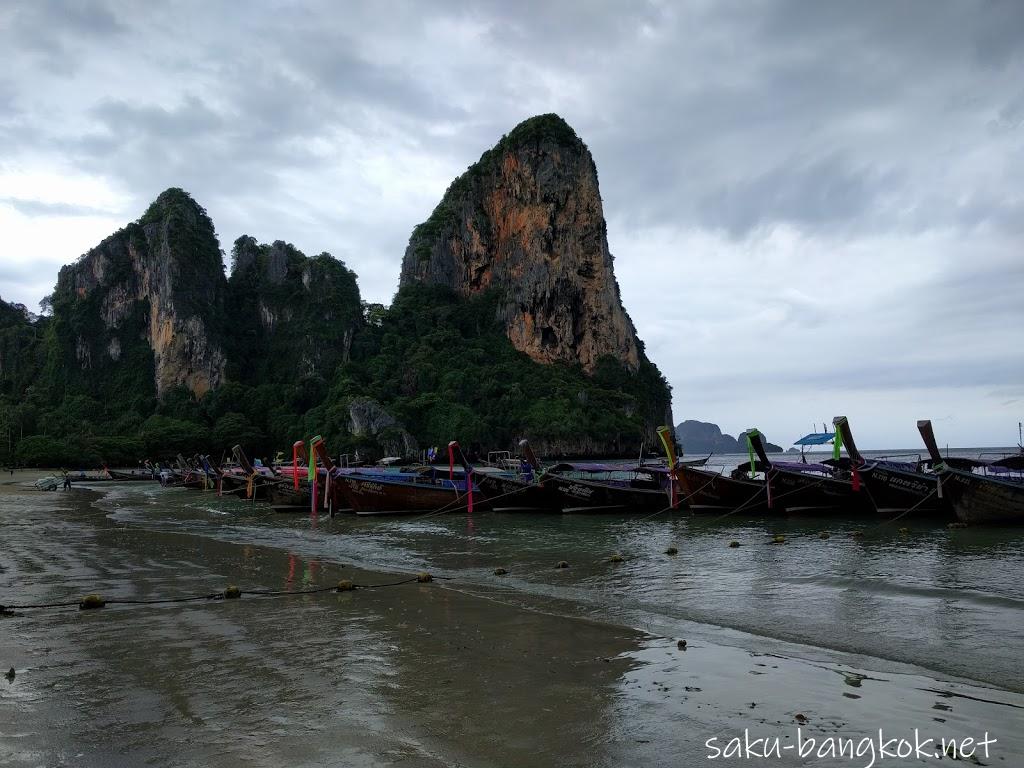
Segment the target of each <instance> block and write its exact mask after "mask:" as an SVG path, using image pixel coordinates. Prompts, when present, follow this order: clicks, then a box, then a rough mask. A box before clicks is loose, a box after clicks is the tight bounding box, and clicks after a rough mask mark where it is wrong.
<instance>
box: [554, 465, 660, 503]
mask: <svg viewBox="0 0 1024 768" xmlns="http://www.w3.org/2000/svg"><path fill="white" fill-rule="evenodd" d="M622 475H626V477H622ZM541 482H542V483H543V484H544V485H545V487H550V488H551V489H552V490H553V491H554V493H555V494H556V495H557V497H558V501H559V504H560V505H561V507H562V511H563V512H566V513H579V512H582V513H599V512H615V513H621V512H654V511H658V510H663V509H668V508H670V507H671V506H672V498H671V494H670V488H669V486H670V474H669V471H668V470H667V469H664V468H656V467H650V466H646V467H645V466H619V465H615V464H590V463H588V464H572V463H563V464H556V465H555V466H553V467H550V468H549V469H548V470H547V471H545V473H544V475H543V477H542V478H541Z"/></svg>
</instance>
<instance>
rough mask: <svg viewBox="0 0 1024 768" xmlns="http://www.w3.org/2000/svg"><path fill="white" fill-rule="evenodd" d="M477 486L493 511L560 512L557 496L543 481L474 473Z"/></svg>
mask: <svg viewBox="0 0 1024 768" xmlns="http://www.w3.org/2000/svg"><path fill="white" fill-rule="evenodd" d="M474 478H475V479H476V484H477V487H478V488H479V489H480V492H481V493H482V494H483V496H484V498H486V499H487V501H488V502H489V503H490V505H491V508H492V509H493V510H494V511H495V512H560V511H561V509H562V508H561V506H560V504H559V499H558V496H557V495H556V494H555V493H554V492H553V491H552V489H551V488H550V487H549V486H545V485H544V484H543V483H528V482H526V481H524V480H520V479H518V478H514V477H502V476H495V475H487V474H482V475H474Z"/></svg>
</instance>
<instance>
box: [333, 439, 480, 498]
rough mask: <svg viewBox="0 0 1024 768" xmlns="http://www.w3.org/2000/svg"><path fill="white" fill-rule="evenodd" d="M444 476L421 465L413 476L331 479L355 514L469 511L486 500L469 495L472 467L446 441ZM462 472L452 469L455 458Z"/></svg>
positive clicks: (457, 449) (454, 444)
mask: <svg viewBox="0 0 1024 768" xmlns="http://www.w3.org/2000/svg"><path fill="white" fill-rule="evenodd" d="M448 456H449V470H448V476H447V477H442V476H441V474H440V472H439V471H438V470H437V469H436V468H434V467H424V468H423V472H422V473H420V474H418V475H417V476H415V477H396V478H395V479H393V480H392V479H390V478H389V477H387V476H385V475H371V476H367V475H363V474H360V473H355V472H353V473H351V474H343V475H338V476H337V478H336V479H332V482H334V483H335V484H336V487H337V488H338V491H339V492H340V493H341V495H342V497H344V499H345V502H346V505H347V506H349V507H351V508H352V509H353V510H354V511H355V513H356V514H357V515H410V514H423V513H429V512H436V513H442V512H466V511H468V512H470V513H472V512H473V510H474V507H476V508H477V509H479V508H481V507H482V506H483V504H482V503H481V502H483V503H486V502H485V501H484V499H483V498H480V499H474V496H473V474H474V473H473V468H472V467H471V466H470V465H469V463H468V462H467V461H466V459H465V456H464V455H463V454H462V450H461V448H460V447H459V444H458V443H457V442H455V441H454V440H453V441H452V442H451V443H449V444H448ZM456 458H458V460H459V462H460V463H461V464H462V467H463V472H462V473H459V474H456V473H455V468H454V464H455V460H456Z"/></svg>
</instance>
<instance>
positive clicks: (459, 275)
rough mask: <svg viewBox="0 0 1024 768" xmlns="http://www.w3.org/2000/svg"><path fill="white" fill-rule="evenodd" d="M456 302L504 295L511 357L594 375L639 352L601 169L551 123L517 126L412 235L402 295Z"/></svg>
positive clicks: (562, 126) (549, 119) (561, 126)
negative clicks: (444, 294)
mask: <svg viewBox="0 0 1024 768" xmlns="http://www.w3.org/2000/svg"><path fill="white" fill-rule="evenodd" d="M413 283H424V284H428V285H443V286H446V287H448V288H451V289H452V290H454V291H456V292H457V293H458V294H460V295H462V296H471V295H474V294H477V293H480V292H483V291H486V290H488V289H496V290H498V291H500V292H501V296H502V301H501V305H500V307H499V310H498V311H499V314H500V316H501V319H502V320H503V322H504V324H505V328H506V332H507V334H508V337H509V339H510V340H511V341H512V344H513V345H514V346H515V348H516V349H518V350H520V351H522V352H525V353H526V354H528V355H529V356H530V357H531V358H533V359H534V360H536V361H538V362H542V363H548V362H554V361H561V362H569V363H579V364H581V365H582V366H583V368H584V370H586V371H588V372H591V371H593V370H594V367H595V366H596V365H597V362H598V360H599V359H600V358H601V357H602V356H605V355H610V356H612V357H614V358H615V359H616V360H619V361H620V362H622V363H623V364H624V365H625V366H627V367H628V368H630V369H632V370H636V368H637V366H638V364H639V355H640V351H639V348H638V344H637V338H636V331H635V330H634V328H633V323H632V322H631V321H630V319H629V316H628V315H627V314H626V312H625V310H624V309H623V307H622V302H621V300H620V298H619V287H618V284H617V283H616V281H615V276H614V274H613V272H612V256H611V254H610V253H609V251H608V238H607V235H606V225H605V219H604V212H603V210H602V205H601V195H600V191H599V189H598V182H597V168H596V167H595V165H594V160H593V158H592V157H591V155H590V151H589V150H588V149H587V147H586V145H585V144H584V143H583V142H582V141H581V140H580V139H579V137H577V136H576V134H575V132H574V131H573V129H572V128H570V127H569V125H568V124H566V123H565V121H564V120H562V119H561V118H560V117H558V116H557V115H540V116H537V117H533V118H530V119H529V120H526V121H525V122H523V123H521V124H520V125H518V126H517V127H516V128H515V129H514V130H512V131H511V132H510V133H509V134H508V135H507V136H505V137H504V138H503V139H502V140H501V141H500V142H498V144H497V145H496V146H495V147H494V148H493V149H490V150H488V151H487V152H485V153H484V154H483V156H482V157H481V158H480V160H479V161H478V162H477V163H475V164H474V165H473V166H471V167H470V168H469V169H468V170H467V171H466V172H465V173H464V174H462V176H460V177H459V178H458V179H456V180H455V181H454V182H453V183H452V185H451V186H450V187H449V188H448V191H447V193H446V194H445V196H444V198H443V199H442V200H441V202H440V203H439V204H438V206H437V207H436V208H435V210H434V212H433V214H431V216H430V218H429V219H427V221H425V222H423V223H422V224H420V225H419V226H418V227H416V229H415V230H414V231H413V233H412V237H411V238H410V240H409V245H408V248H407V249H406V251H405V257H404V259H403V261H402V275H401V282H400V284H401V285H402V286H405V285H410V284H413Z"/></svg>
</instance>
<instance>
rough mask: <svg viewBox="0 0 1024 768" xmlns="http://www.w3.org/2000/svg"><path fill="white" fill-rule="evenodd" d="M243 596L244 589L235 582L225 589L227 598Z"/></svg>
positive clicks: (234, 598)
mask: <svg viewBox="0 0 1024 768" xmlns="http://www.w3.org/2000/svg"><path fill="white" fill-rule="evenodd" d="M241 596H242V590H240V589H239V588H238V587H236V586H235V585H234V584H232V585H231V586H229V587H228V588H227V589H225V590H224V599H225V600H237V599H238V598H240V597H241Z"/></svg>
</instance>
